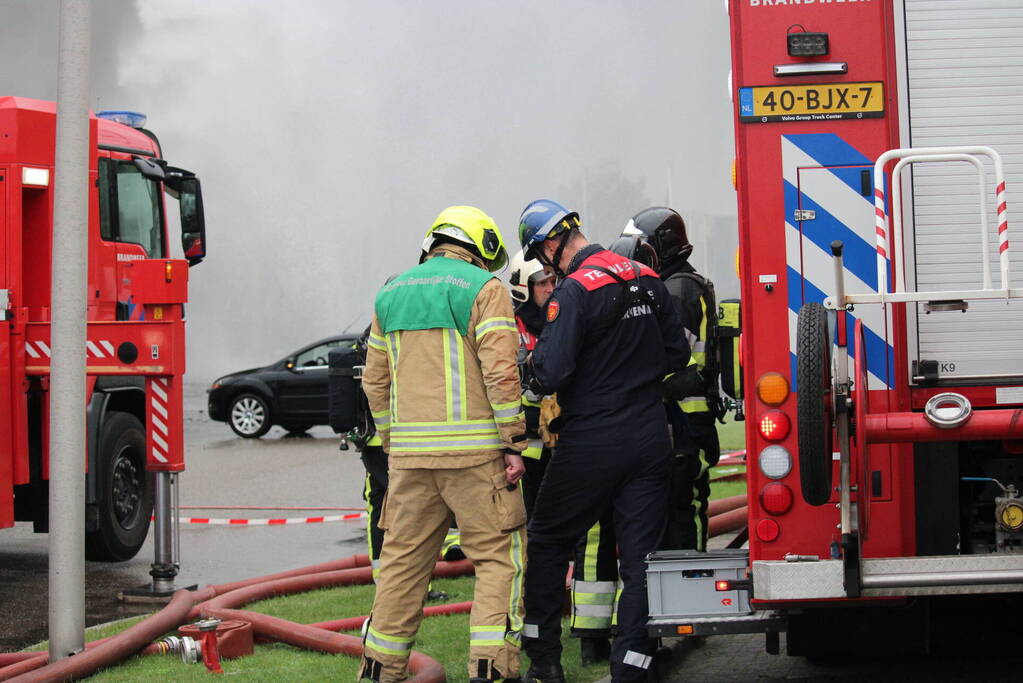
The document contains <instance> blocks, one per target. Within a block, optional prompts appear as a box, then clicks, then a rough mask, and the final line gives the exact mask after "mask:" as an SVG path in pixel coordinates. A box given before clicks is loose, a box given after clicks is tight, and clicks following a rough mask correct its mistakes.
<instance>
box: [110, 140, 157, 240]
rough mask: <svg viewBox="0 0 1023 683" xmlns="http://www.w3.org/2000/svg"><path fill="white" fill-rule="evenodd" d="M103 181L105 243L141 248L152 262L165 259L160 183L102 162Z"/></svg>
mask: <svg viewBox="0 0 1023 683" xmlns="http://www.w3.org/2000/svg"><path fill="white" fill-rule="evenodd" d="M99 179H100V180H99V182H100V233H101V235H102V236H103V239H105V240H109V241H112V242H129V243H132V244H138V245H140V246H141V247H142V248H143V249H145V251H146V256H147V257H148V258H163V256H164V253H163V252H164V249H163V231H162V224H163V222H162V220H161V205H160V188H159V183H157V182H156V181H154V180H149V179H147V178H146V177H144V176H143V175H142V174H141V173H139V170H138V169H137V168H135V166H134V165H133V164H132V163H131V162H126V161H117V160H114V159H100V164H99ZM115 207H116V210H115Z"/></svg>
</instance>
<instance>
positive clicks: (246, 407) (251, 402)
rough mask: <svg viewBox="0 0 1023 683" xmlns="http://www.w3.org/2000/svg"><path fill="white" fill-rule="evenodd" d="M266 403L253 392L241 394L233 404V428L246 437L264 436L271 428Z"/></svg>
mask: <svg viewBox="0 0 1023 683" xmlns="http://www.w3.org/2000/svg"><path fill="white" fill-rule="evenodd" d="M268 413H269V411H268V410H267V406H266V403H265V402H263V400H261V399H260V398H259V397H257V396H253V395H252V394H246V395H244V396H239V397H238V398H237V399H235V401H234V403H232V404H231V428H232V429H234V431H235V433H236V434H238V435H239V436H243V437H245V438H255V437H259V436H262V435H263V434H265V433H266V432H267V430H268V429H269V428H270V424H269V419H270V416H269V414H268Z"/></svg>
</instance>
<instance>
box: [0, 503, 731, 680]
mask: <svg viewBox="0 0 1023 683" xmlns="http://www.w3.org/2000/svg"><path fill="white" fill-rule="evenodd" d="M745 503H746V496H733V497H731V498H724V499H720V500H715V501H711V503H710V505H709V506H708V513H709V514H710V525H709V533H710V536H717V535H720V534H724V533H728V532H731V531H736V530H739V529H741V528H743V527H744V526H745V525H746V515H747V507H746V506H745ZM472 573H473V566H472V562H470V561H469V560H461V561H458V562H438V563H437V565H436V567H435V569H434V572H433V576H434V577H437V578H452V577H457V576H466V575H469V574H472ZM372 581H373V577H372V569H371V568H370V566H369V558H368V557H367V556H366V555H353V556H351V557H347V558H344V559H342V560H336V561H333V562H325V563H322V564H317V565H312V566H309V567H303V568H299V569H293V570H289V571H284V572H279V573H276V574H270V575H267V576H261V577H255V578H249V579H243V580H241V581H234V582H230V583H223V584H217V585H208V586H206V587H205V588H202V589H200V590H198V591H194V592H190V591H184V590H182V591H178V592H177V593H175V594H174V596H173V597H172V598H171V601H170V602H169V603H168V604H167V606H165V607H164V608H163V609H162V610H160V611H159V612H157V613H156V614H153V615H151V616H149V617H147V618H146V619H144V620H142V621H140V622H139V623H137V624H134V625H133V626H131V627H129V628H128V629H126V630H125V631H123V632H121V633H119V634H117V635H114V636H109V637H107V638H103V639H100V640H96V641H93V642H91V643H88V644H87V645H86V648H85V650H84V651H83V652H80V653H78V654H76V655H74V656H73V657H68V658H66V659H62V660H59V661H57V662H53V663H52V664H48V663H47V661H48V657H49V655H48V653H47V652H12V653H0V681H7V680H10V681H15V682H17V683H40V682H43V681H54V682H56V681H67V680H75V679H79V678H84V677H85V676H88V675H90V674H93V673H95V672H97V671H99V670H100V669H103V668H106V667H108V666H110V665H112V664H115V663H117V662H120V661H122V660H124V659H127V658H128V657H130V656H132V655H134V654H139V653H141V654H160V653H165V652H167V647H166V646H161V645H159V644H157V643H155V642H154V641H155V640H156V639H157V638H159V637H160V636H162V635H163V634H165V633H167V632H169V631H172V630H174V629H175V628H176V627H179V626H181V625H183V624H186V623H190V622H192V621H194V620H195V619H196V618H199V617H214V618H217V619H232V620H238V621H242V622H248V623H250V624H251V625H252V629H253V634H254V635H255V636H259V637H260V638H261V639H265V640H269V641H275V642H281V643H286V644H289V645H293V646H295V647H301V648H305V649H309V650H315V651H318V652H324V653H329V654H348V655H352V656H355V657H361V656H362V639H361V638H357V637H355V636H347V635H343V634H340V633H337V631H342V630H355V629H358V628H361V626H362V623H363V622H364V621H365V620H366V619H367V617H366V616H360V617H350V618H347V619H338V620H333V621H326V622H320V623H316V624H296V623H294V622H291V621H287V620H285V619H280V618H278V617H272V616H269V615H265V614H260V613H258V612H250V611H245V610H239V609H236V608H237V607H240V606H241V605H245V604H248V603H250V602H254V601H257V600H262V599H266V598H271V597H277V596H281V595H290V594H293V593H302V592H305V591H310V590H316V589H320V588H329V587H338V586H350V585H357V584H368V583H372ZM471 607H472V603H471V602H463V603H455V604H449V605H438V606H432V607H427V608H425V609H424V610H423V613H424V614H425V615H426V616H435V615H446V614H457V613H464V612H468V611H469V609H470V608H471ZM409 671H410V673H411V674H412V678H410V679H409V681H410V683H442V682H443V681H445V680H446V678H445V675H444V669H443V668H442V667H441V665H440V663H439V662H437V661H436V660H434V659H432V658H431V657H428V656H427V655H424V654H422V653H419V652H415V651H413V652H412V655H411V657H410V659H409Z"/></svg>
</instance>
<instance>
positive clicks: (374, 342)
mask: <svg viewBox="0 0 1023 683" xmlns="http://www.w3.org/2000/svg"><path fill="white" fill-rule="evenodd" d="M366 343H367V344H368V345H369V346H372V347H373V348H374V349H377V350H379V351H384V352H386V351H387V343H386V341H385V340H384V338H383V337H378V336H376V335H375V334H373V333H372V332H370V334H369V337H368V338H367V339H366Z"/></svg>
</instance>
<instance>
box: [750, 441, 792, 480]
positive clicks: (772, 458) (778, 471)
mask: <svg viewBox="0 0 1023 683" xmlns="http://www.w3.org/2000/svg"><path fill="white" fill-rule="evenodd" d="M757 464H758V465H759V466H760V471H761V472H763V473H764V476H765V477H768V478H770V479H781V478H782V477H784V476H785V475H787V474H788V473H789V472H791V471H792V456H791V455H790V454H789V452H788V451H787V450H786V449H785V447H784V446H778V445H774V446H768V447H767V448H765V449H764V450H762V451H760V457H759V458H757Z"/></svg>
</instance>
